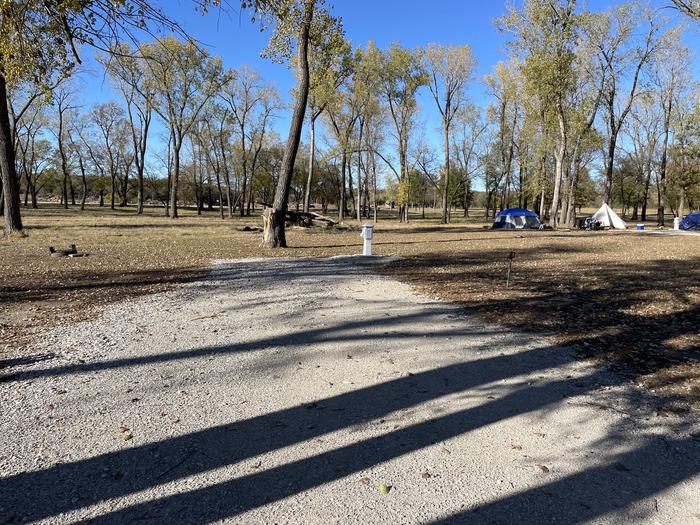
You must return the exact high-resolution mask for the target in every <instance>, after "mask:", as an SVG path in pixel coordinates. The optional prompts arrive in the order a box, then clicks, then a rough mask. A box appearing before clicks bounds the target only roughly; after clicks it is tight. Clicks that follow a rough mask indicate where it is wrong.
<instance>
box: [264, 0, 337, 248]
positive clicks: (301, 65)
mask: <svg viewBox="0 0 700 525" xmlns="http://www.w3.org/2000/svg"><path fill="white" fill-rule="evenodd" d="M315 3H316V0H304V20H303V22H302V23H301V27H300V28H299V41H298V43H297V66H298V70H299V79H298V81H297V89H296V96H295V101H294V113H293V115H292V122H291V125H290V127H289V138H288V139H287V147H286V148H285V150H284V157H283V158H282V166H281V170H280V175H279V179H277V188H276V189H275V200H274V202H273V203H272V208H267V209H266V210H265V211H264V212H263V245H265V246H268V247H270V248H286V247H287V238H286V235H285V229H284V219H285V216H286V214H287V204H288V201H289V189H290V187H291V184H292V175H293V173H294V161H295V160H296V156H297V150H298V149H299V141H300V140H301V129H302V126H303V124H304V114H305V113H306V101H307V98H308V96H309V57H308V50H309V30H310V28H311V20H312V19H313V13H314V5H315ZM341 206H342V203H341Z"/></svg>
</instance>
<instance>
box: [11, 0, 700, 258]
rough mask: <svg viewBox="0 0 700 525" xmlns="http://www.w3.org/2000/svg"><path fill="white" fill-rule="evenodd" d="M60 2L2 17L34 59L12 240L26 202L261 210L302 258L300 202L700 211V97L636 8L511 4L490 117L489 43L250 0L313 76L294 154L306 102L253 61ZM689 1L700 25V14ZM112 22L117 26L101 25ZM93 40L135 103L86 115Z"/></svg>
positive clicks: (676, 52) (26, 82)
mask: <svg viewBox="0 0 700 525" xmlns="http://www.w3.org/2000/svg"><path fill="white" fill-rule="evenodd" d="M60 4H61V3H57V5H58V7H55V9H54V10H53V11H52V10H51V9H48V10H47V9H46V8H45V7H43V6H44V3H43V2H34V1H26V2H24V3H18V4H17V5H10V6H9V7H8V6H5V7H2V16H3V18H2V20H3V23H4V24H6V26H7V25H9V26H10V30H9V32H7V31H6V33H8V34H9V35H10V36H9V37H8V36H6V37H4V39H3V41H2V42H0V43H1V44H2V47H1V48H0V57H7V56H12V60H8V59H0V60H1V61H2V66H3V72H4V74H3V75H2V76H0V91H1V92H3V93H0V95H2V98H3V99H4V100H6V101H7V104H6V105H5V107H6V109H7V114H6V116H5V117H3V112H2V111H1V109H2V108H1V107H0V131H2V129H3V127H4V126H3V122H4V120H5V118H6V120H7V126H6V127H7V129H6V130H5V131H4V133H5V135H3V136H4V137H5V140H0V161H2V162H0V171H2V174H3V177H2V182H3V186H2V189H1V190H0V191H2V192H3V194H4V198H3V199H2V200H0V203H1V204H0V212H2V213H4V214H5V216H6V220H5V225H6V228H5V229H6V231H12V230H17V229H21V221H20V222H18V220H19V215H20V211H19V208H18V207H17V209H15V204H17V205H19V204H20V203H23V204H24V205H25V206H32V207H37V206H39V203H40V201H41V200H42V198H44V199H45V198H48V197H49V196H50V197H53V198H54V199H55V200H57V201H58V202H60V203H61V204H62V205H63V206H64V207H68V206H80V207H81V208H84V207H85V205H86V202H98V203H99V205H100V206H109V207H111V208H115V207H119V206H122V207H123V206H127V205H128V204H135V206H136V213H142V212H143V210H144V206H146V205H160V206H163V208H164V213H165V214H167V215H169V216H170V217H172V218H176V217H177V216H178V208H179V207H181V206H183V205H193V206H196V208H197V210H198V211H199V212H200V213H201V212H202V211H203V210H205V209H217V210H218V213H219V215H220V216H221V218H222V219H224V218H226V217H233V216H234V214H239V215H242V216H245V215H250V214H251V212H252V210H253V209H254V208H255V207H256V205H257V204H258V203H260V204H264V205H266V206H268V207H270V210H269V213H268V214H267V215H266V221H267V223H266V228H267V229H268V230H269V231H268V234H266V239H267V240H266V242H267V243H268V244H270V245H273V246H277V245H284V243H285V241H284V234H283V229H284V226H283V223H284V220H283V215H284V211H285V210H286V209H287V207H288V206H289V205H292V206H295V207H297V208H298V209H301V210H303V211H309V210H310V208H311V207H312V206H313V205H315V204H317V205H320V206H321V207H322V209H323V211H324V212H328V209H329V208H334V209H337V213H338V219H339V220H340V221H342V220H345V219H346V218H348V217H356V218H357V219H361V218H362V217H372V218H373V219H374V220H376V219H377V216H376V214H377V207H378V205H379V204H383V203H387V204H388V206H389V207H391V208H394V209H396V214H397V218H398V220H400V221H402V222H408V220H409V210H410V209H413V210H415V209H416V208H419V209H421V210H423V213H424V210H425V207H426V206H427V207H437V208H439V209H441V213H442V222H444V223H447V222H449V221H450V218H451V215H452V213H454V210H457V209H461V210H462V214H463V215H465V216H466V215H467V214H468V213H469V210H470V208H471V207H473V206H474V203H475V195H476V192H475V191H474V188H475V187H477V185H478V186H481V187H482V188H483V192H480V198H479V201H480V202H479V204H480V205H481V206H483V208H484V213H485V216H486V217H491V216H493V215H494V214H495V213H496V212H497V211H498V210H500V209H504V208H507V207H511V206H515V205H517V206H521V207H530V208H533V209H535V210H537V211H538V212H539V213H540V215H542V216H543V217H546V219H547V220H548V221H549V223H550V224H551V225H552V226H554V227H556V226H558V225H564V224H568V225H572V224H573V223H574V221H575V218H576V210H577V208H580V207H581V206H582V205H588V204H594V203H595V201H596V200H599V199H600V198H602V200H604V201H606V202H608V203H609V204H617V205H618V206H622V207H623V211H624V212H625V213H627V214H629V216H631V218H632V219H633V220H648V218H649V216H650V215H652V214H653V215H655V216H656V218H657V221H658V223H659V224H661V225H663V224H664V222H665V217H666V215H667V214H668V213H669V211H670V212H671V213H673V214H674V215H682V214H683V213H684V211H685V210H687V209H691V208H697V207H698V206H700V108H699V107H698V94H699V91H698V85H697V83H696V82H695V81H694V79H692V78H691V76H690V72H691V70H692V67H691V66H692V63H691V60H690V53H689V51H688V50H687V49H686V48H685V47H684V46H683V44H682V30H683V28H682V27H679V26H677V25H673V24H672V23H671V20H670V18H669V16H668V12H667V11H662V10H655V9H652V8H651V7H648V6H646V5H642V4H640V3H636V2H631V3H627V4H622V5H619V6H617V7H614V8H612V9H610V10H609V11H606V12H591V11H587V10H585V9H582V8H580V6H577V4H576V2H575V1H574V0H558V1H551V0H528V1H526V2H525V3H524V5H523V7H522V8H521V9H516V8H509V9H508V11H507V12H506V14H505V15H504V16H503V17H502V18H501V19H500V20H499V21H498V26H499V28H500V29H501V30H502V31H504V32H506V33H507V34H508V35H510V37H509V45H508V49H509V56H508V59H507V60H506V61H503V62H501V63H499V64H497V65H496V66H495V67H494V70H493V72H492V73H491V74H490V75H488V76H487V77H486V78H485V79H483V81H482V82H483V85H484V86H486V89H487V91H488V95H489V100H490V102H489V103H488V105H486V107H480V106H478V105H477V104H475V103H474V102H473V101H472V100H471V99H470V97H469V95H468V93H469V90H470V88H471V87H473V86H474V85H475V84H476V82H478V79H475V78H474V71H475V68H476V61H475V58H474V56H473V54H472V52H471V49H470V47H469V46H468V45H463V46H447V45H442V44H431V45H429V46H427V47H425V48H420V49H407V48H405V47H402V46H401V45H400V44H399V43H395V44H392V45H391V46H389V48H388V49H379V48H377V47H376V46H375V45H374V44H373V43H372V42H370V43H369V44H367V45H366V46H364V47H361V46H358V47H355V48H353V47H352V45H351V44H350V42H349V41H348V40H347V39H346V38H345V35H344V31H343V27H342V24H341V22H340V20H339V19H337V18H334V17H333V16H331V14H330V12H329V11H328V10H327V9H326V8H325V7H324V6H323V3H322V2H318V1H314V0H285V1H275V2H265V1H260V2H258V1H256V2H242V6H243V7H244V8H246V9H250V10H252V11H251V12H252V13H255V15H256V16H257V17H258V20H259V21H260V23H262V24H263V25H264V26H265V27H268V26H270V27H273V31H272V37H271V39H270V43H269V46H268V48H267V49H266V50H265V54H266V55H268V56H270V57H271V58H273V59H275V60H279V61H284V62H287V63H289V64H290V65H291V66H292V67H293V68H294V69H295V70H296V72H297V86H296V87H295V90H294V93H293V95H294V107H293V108H291V109H292V116H293V118H292V122H291V127H290V134H289V137H287V138H286V139H283V138H281V137H279V136H278V135H277V133H275V132H274V131H273V127H274V126H273V124H274V122H275V120H276V119H277V118H279V116H280V115H281V113H282V112H284V111H288V110H289V108H287V107H286V106H285V105H284V104H283V103H282V101H281V96H280V94H279V93H278V92H277V90H276V89H275V87H274V86H273V85H272V84H270V83H269V82H267V81H265V80H264V79H262V78H261V77H260V76H259V74H258V73H257V72H256V71H254V70H252V69H250V68H249V67H246V66H242V67H240V68H237V69H225V68H224V67H223V64H222V61H221V59H220V58H219V57H216V56H211V55H210V54H209V53H208V52H207V51H206V50H204V49H202V48H201V47H200V46H198V45H197V44H196V43H195V42H194V41H192V40H189V39H188V38H187V37H186V35H184V33H183V32H181V31H179V28H178V26H177V25H175V24H174V23H173V22H170V20H169V19H168V18H167V16H166V15H164V14H163V13H162V12H160V11H158V10H155V9H153V8H151V7H147V6H148V4H147V3H143V4H144V5H143V6H141V4H142V3H141V2H131V3H130V2H126V3H125V4H121V3H117V4H114V5H113V4H111V3H103V2H84V3H82V4H80V5H78V4H76V5H75V6H73V4H70V5H67V7H65V6H64V7H61V6H60ZM195 4H196V5H198V6H199V7H200V8H203V9H206V8H207V7H209V6H210V5H211V4H214V5H218V2H206V1H202V2H195ZM674 4H677V7H678V9H679V10H681V11H683V12H686V13H687V14H690V15H691V16H697V6H694V4H693V3H692V2H688V3H684V2H674ZM685 4H688V5H685ZM47 5H49V6H52V5H53V3H51V2H49V3H48V4H47ZM134 5H135V6H141V7H143V9H142V10H140V11H139V10H138V9H137V10H133V7H134ZM81 6H82V7H81ZM110 6H113V7H110ZM120 6H121V7H120ZM219 7H220V6H219ZM693 9H695V11H693ZM90 10H92V13H93V15H94V14H95V13H98V14H101V15H102V16H105V17H106V19H107V20H110V21H112V24H113V25H114V26H115V27H113V28H110V26H109V25H107V26H106V28H105V27H102V26H100V28H99V30H98V28H95V27H93V26H91V25H90V24H91V21H92V20H93V19H92V18H91V17H90V13H91V11H90ZM80 24H82V26H81V25H80ZM125 24H126V27H129V24H132V25H133V26H134V27H139V28H142V27H148V24H159V25H160V26H161V27H166V28H167V29H168V30H169V32H170V33H172V35H171V36H164V37H155V36H154V37H152V38H150V39H149V40H148V41H146V42H143V43H139V44H135V43H133V41H134V40H135V39H131V42H130V43H127V41H128V40H127V39H125V38H123V35H120V34H119V31H117V29H116V28H117V27H119V28H123V27H124V26H125ZM72 28H73V29H72ZM81 28H88V29H87V30H86V29H81ZM90 28H92V29H90ZM120 30H123V29H120ZM20 31H25V33H22V36H21V37H20ZM32 35H33V36H32ZM120 36H122V38H119V37H120ZM30 37H32V38H35V39H36V41H30V40H28V38H30ZM74 41H77V42H81V43H88V44H90V45H92V46H93V47H95V48H97V49H98V51H99V55H98V57H99V61H100V62H101V63H102V64H103V66H104V68H105V70H106V72H107V74H108V76H109V79H110V82H111V83H112V85H113V86H114V88H115V89H116V91H118V92H119V93H120V95H121V97H120V99H119V100H118V101H112V102H108V103H101V104H95V105H93V106H91V107H85V105H84V104H83V103H82V102H81V98H80V86H79V84H78V83H77V82H76V81H75V80H74V76H75V71H76V69H77V66H78V62H79V58H78V56H77V52H76V51H75V44H74ZM19 44H21V45H19ZM40 45H42V46H44V45H45V46H52V47H51V49H53V52H51V53H46V52H39V51H38V49H39V48H38V46H40ZM18 46H19V47H18ZM42 49H43V48H42ZM20 55H21V57H22V58H23V61H20V60H19V57H20ZM421 92H422V93H425V94H428V95H429V96H430V99H431V100H432V102H433V103H434V108H435V110H436V113H437V114H438V115H439V117H440V125H441V130H442V132H441V135H440V138H441V140H440V142H441V143H440V144H433V143H431V142H430V141H429V140H427V138H426V137H425V132H424V130H423V129H422V127H423V122H422V121H421V112H420V111H421V108H420V106H419V104H418V97H419V95H420V93H421ZM0 106H2V105H1V104H0ZM156 122H157V123H158V125H155V123H156ZM304 122H305V124H306V126H307V129H308V137H309V140H308V142H307V143H305V144H301V129H302V128H301V126H302V124H303V123H304ZM162 130H165V132H163V131H162ZM0 138H2V137H0ZM10 160H11V162H10V163H9V164H8V162H7V161H10ZM652 208H655V210H653V211H654V213H652V212H651V211H650V210H652ZM280 214H281V215H280ZM280 217H282V219H280ZM280 220H281V222H282V226H280Z"/></svg>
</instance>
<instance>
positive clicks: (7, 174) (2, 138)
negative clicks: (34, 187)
mask: <svg viewBox="0 0 700 525" xmlns="http://www.w3.org/2000/svg"><path fill="white" fill-rule="evenodd" d="M0 173H1V174H2V189H3V194H4V198H3V202H4V206H5V234H11V233H14V232H21V231H22V215H21V212H20V204H21V203H20V194H19V193H20V192H19V181H18V180H17V171H16V166H15V149H14V144H13V142H12V131H11V129H10V115H9V113H8V108H7V85H6V83H5V77H4V76H2V75H0Z"/></svg>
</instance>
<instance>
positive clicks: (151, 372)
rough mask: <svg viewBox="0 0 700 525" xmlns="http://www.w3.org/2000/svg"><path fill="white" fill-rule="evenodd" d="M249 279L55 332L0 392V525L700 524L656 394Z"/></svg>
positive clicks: (463, 323)
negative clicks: (213, 524) (29, 524)
mask: <svg viewBox="0 0 700 525" xmlns="http://www.w3.org/2000/svg"><path fill="white" fill-rule="evenodd" d="M382 263H383V261H382V260H381V259H368V260H365V259H360V258H352V257H340V258H331V259H294V260H292V259H246V260H240V261H232V262H221V263H219V264H217V265H216V267H215V268H214V269H213V270H212V272H211V274H210V276H209V278H208V279H205V280H198V281H196V282H193V283H190V284H187V285H183V286H181V287H179V288H177V289H174V290H171V291H166V292H162V293H156V294H151V295H145V296H142V297H138V298H134V299H131V300H127V301H124V302H120V303H115V304H112V305H109V306H107V307H106V309H105V311H104V312H103V314H101V316H99V317H97V318H96V319H94V320H90V321H86V322H83V323H80V324H78V325H73V326H64V327H58V328H51V329H48V330H47V331H46V334H45V335H44V336H43V337H42V338H41V340H40V341H39V342H38V343H37V346H36V347H35V351H34V353H33V354H32V355H31V356H30V357H27V358H22V359H16V360H15V362H12V363H5V365H6V367H5V368H3V369H2V374H3V376H2V381H1V382H0V396H1V397H0V402H1V403H2V407H3V412H2V419H1V422H0V425H2V426H1V431H2V435H3V440H2V443H1V444H0V473H1V475H2V477H1V478H0V523H23V522H40V523H78V522H80V523H95V524H98V523H113V524H124V523H168V524H179V523H183V524H184V523H209V522H231V523H319V524H326V523H358V524H368V523H440V522H445V523H450V522H459V523H533V524H534V523H544V522H555V523H588V522H591V523H674V524H683V523H700V498H698V494H700V474H699V473H700V434H699V429H698V425H697V423H696V422H694V421H692V419H691V418H683V417H680V416H678V415H676V414H673V413H667V412H665V411H663V410H659V406H662V405H661V404H660V402H659V400H658V399H657V398H655V397H654V396H653V394H651V393H649V392H646V391H643V390H640V389H638V388H636V387H634V386H633V385H631V384H629V383H628V382H625V381H624V380H623V379H621V378H620V377H618V376H616V375H615V374H613V373H611V372H610V371H608V370H607V369H606V368H604V367H603V366H602V365H600V364H596V363H594V362H589V361H585V360H581V359H580V358H579V357H577V356H576V355H575V354H574V352H573V351H572V350H569V349H564V348H561V347H557V346H552V345H548V344H546V343H545V342H543V341H542V340H541V339H538V338H537V337H535V336H533V335H523V334H521V333H518V332H517V331H515V330H513V329H506V328H501V327H498V326H495V325H488V324H486V323H485V322H484V321H480V320H477V319H474V318H470V317H465V316H464V313H463V311H462V310H461V309H460V308H459V307H458V306H455V305H452V304H449V303H444V302H439V301H436V300H430V299H428V298H426V297H424V296H421V295H419V294H418V293H416V292H415V291H413V290H412V289H411V288H410V287H409V285H407V284H403V283H399V282H398V281H396V280H394V279H392V278H391V277H389V276H386V275H384V276H382V275H378V274H377V273H375V272H374V268H373V267H374V266H375V265H378V264H382Z"/></svg>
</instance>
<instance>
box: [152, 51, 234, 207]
mask: <svg viewBox="0 0 700 525" xmlns="http://www.w3.org/2000/svg"><path fill="white" fill-rule="evenodd" d="M141 55H142V56H143V57H144V59H145V63H146V65H147V67H146V68H145V71H146V72H147V75H148V76H147V82H149V84H150V85H151V86H152V89H153V95H154V104H153V110H154V111H155V112H156V113H157V114H158V115H159V116H160V117H161V118H162V119H163V121H164V122H165V123H166V125H167V126H168V128H169V131H170V140H171V142H172V154H173V166H172V173H171V176H170V189H169V193H170V197H169V215H170V217H171V218H173V219H175V218H177V216H178V211H177V205H178V184H179V178H180V152H181V150H182V146H183V143H184V139H185V137H186V136H187V133H188V132H189V131H190V128H191V127H192V126H193V125H194V124H195V122H197V119H198V116H199V113H200V112H201V111H202V108H204V106H205V105H206V104H207V102H208V101H209V100H210V99H211V98H212V97H213V96H214V95H215V94H216V93H218V92H219V89H220V87H221V85H222V83H223V82H225V80H226V79H225V76H224V75H223V74H222V69H221V59H220V58H213V57H211V56H210V55H209V54H208V53H207V52H206V51H204V50H202V49H201V48H200V47H199V46H198V45H197V44H195V43H194V42H193V41H191V40H187V41H184V42H183V41H181V40H178V39H177V38H175V37H166V38H163V39H160V40H157V41H155V42H153V43H150V44H143V45H142V46H141Z"/></svg>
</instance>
